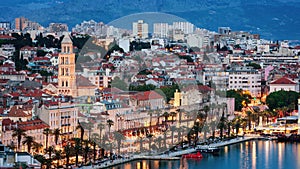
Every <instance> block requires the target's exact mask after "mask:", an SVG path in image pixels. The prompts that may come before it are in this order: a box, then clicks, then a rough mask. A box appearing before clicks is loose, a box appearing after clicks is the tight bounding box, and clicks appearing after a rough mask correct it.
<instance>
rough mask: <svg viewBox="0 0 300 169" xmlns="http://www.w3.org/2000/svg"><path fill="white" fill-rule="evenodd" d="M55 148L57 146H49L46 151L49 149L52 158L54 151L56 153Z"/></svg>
mask: <svg viewBox="0 0 300 169" xmlns="http://www.w3.org/2000/svg"><path fill="white" fill-rule="evenodd" d="M54 150H55V148H54V147H53V146H49V147H48V148H47V149H46V151H47V152H48V154H49V159H51V158H52V153H54Z"/></svg>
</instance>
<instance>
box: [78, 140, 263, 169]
mask: <svg viewBox="0 0 300 169" xmlns="http://www.w3.org/2000/svg"><path fill="white" fill-rule="evenodd" d="M260 138H261V137H260V136H257V135H251V136H245V137H238V138H235V139H231V140H228V141H222V142H218V143H212V144H210V146H214V147H224V146H228V145H231V144H237V143H241V142H245V141H250V140H254V139H260ZM196 151H197V150H196V149H195V148H188V149H185V150H180V151H176V152H169V153H168V154H162V155H151V156H150V155H134V156H131V157H129V158H126V159H117V160H113V161H106V162H104V163H102V164H101V165H96V166H84V167H81V169H102V168H110V167H113V166H117V165H121V164H125V163H128V162H131V161H135V160H180V158H181V156H182V155H184V154H190V153H194V152H196Z"/></svg>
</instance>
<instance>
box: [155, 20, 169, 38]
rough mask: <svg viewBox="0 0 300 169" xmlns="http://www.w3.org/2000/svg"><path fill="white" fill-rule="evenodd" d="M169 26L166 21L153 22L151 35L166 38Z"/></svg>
mask: <svg viewBox="0 0 300 169" xmlns="http://www.w3.org/2000/svg"><path fill="white" fill-rule="evenodd" d="M169 29H171V26H170V25H169V24H168V23H154V24H153V36H154V37H159V38H167V37H168V36H169Z"/></svg>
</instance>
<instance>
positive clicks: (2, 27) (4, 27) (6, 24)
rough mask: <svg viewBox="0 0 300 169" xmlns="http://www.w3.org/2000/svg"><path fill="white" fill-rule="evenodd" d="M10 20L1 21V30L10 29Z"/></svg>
mask: <svg viewBox="0 0 300 169" xmlns="http://www.w3.org/2000/svg"><path fill="white" fill-rule="evenodd" d="M10 29H11V27H10V22H0V30H10Z"/></svg>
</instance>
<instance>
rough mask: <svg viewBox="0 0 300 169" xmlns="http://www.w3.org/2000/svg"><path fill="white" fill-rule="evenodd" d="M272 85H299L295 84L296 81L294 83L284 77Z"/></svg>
mask: <svg viewBox="0 0 300 169" xmlns="http://www.w3.org/2000/svg"><path fill="white" fill-rule="evenodd" d="M270 84H297V83H295V82H294V81H292V80H291V79H289V78H286V77H282V78H280V79H277V80H275V81H273V82H271V83H270Z"/></svg>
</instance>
